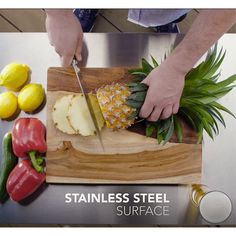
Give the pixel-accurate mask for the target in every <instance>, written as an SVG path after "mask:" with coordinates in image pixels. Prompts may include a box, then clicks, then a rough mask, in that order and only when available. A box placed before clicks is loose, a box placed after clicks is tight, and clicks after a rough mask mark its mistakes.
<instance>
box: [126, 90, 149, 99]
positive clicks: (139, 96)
mask: <svg viewBox="0 0 236 236" xmlns="http://www.w3.org/2000/svg"><path fill="white" fill-rule="evenodd" d="M146 94H147V93H146V92H142V91H141V92H136V93H132V94H131V95H130V96H129V99H132V100H134V101H137V102H144V100H145V97H146Z"/></svg>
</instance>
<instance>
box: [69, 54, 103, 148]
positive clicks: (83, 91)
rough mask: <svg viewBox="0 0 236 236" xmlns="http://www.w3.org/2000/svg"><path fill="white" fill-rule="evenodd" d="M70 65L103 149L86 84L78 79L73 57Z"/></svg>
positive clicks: (78, 75) (76, 63)
mask: <svg viewBox="0 0 236 236" xmlns="http://www.w3.org/2000/svg"><path fill="white" fill-rule="evenodd" d="M72 67H73V68H74V71H75V74H76V78H77V81H78V83H79V87H80V90H81V92H82V94H83V95H84V96H83V97H84V99H85V102H86V105H87V107H88V110H89V113H90V116H91V119H92V121H93V124H94V127H95V130H96V135H97V137H98V140H99V142H100V144H101V147H102V150H103V151H104V150H105V148H104V145H103V142H102V137H101V133H100V130H99V127H98V122H97V119H96V116H95V113H94V110H93V108H92V105H91V102H90V100H89V98H88V91H87V89H86V86H85V84H84V83H83V81H82V80H81V79H80V68H79V67H78V61H77V60H76V59H75V58H74V59H73V61H72Z"/></svg>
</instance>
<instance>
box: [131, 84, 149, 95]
mask: <svg viewBox="0 0 236 236" xmlns="http://www.w3.org/2000/svg"><path fill="white" fill-rule="evenodd" d="M147 89H148V86H147V85H146V84H143V83H140V84H137V86H132V87H130V91H131V92H132V93H133V92H141V91H147Z"/></svg>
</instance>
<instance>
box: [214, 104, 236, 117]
mask: <svg viewBox="0 0 236 236" xmlns="http://www.w3.org/2000/svg"><path fill="white" fill-rule="evenodd" d="M211 105H213V106H214V107H216V108H218V109H219V110H222V111H224V112H226V113H228V114H230V115H231V116H233V117H234V118H236V117H235V115H234V114H233V113H232V112H231V111H230V110H229V109H227V108H226V107H224V106H222V105H221V104H219V103H218V102H212V103H211Z"/></svg>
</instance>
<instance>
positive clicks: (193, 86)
mask: <svg viewBox="0 0 236 236" xmlns="http://www.w3.org/2000/svg"><path fill="white" fill-rule="evenodd" d="M225 54H226V52H225V51H224V50H223V48H221V49H220V50H219V52H218V49H217V44H215V46H214V47H212V48H211V49H210V50H208V53H207V56H206V59H205V60H204V61H202V62H201V63H200V64H198V65H197V66H196V67H195V68H192V69H191V70H190V71H189V72H188V73H187V75H186V76H185V85H184V89H183V92H182V96H181V99H180V108H179V111H178V113H177V115H172V116H171V117H170V118H168V119H166V120H159V121H157V122H152V123H150V122H147V125H146V135H147V136H151V135H152V134H153V132H154V130H155V129H156V131H157V134H156V135H157V141H158V143H161V142H163V144H165V143H166V142H168V141H169V140H170V138H171V136H172V135H173V132H175V134H176V137H177V139H178V142H182V140H183V128H182V126H181V122H180V120H179V117H182V118H183V119H185V120H186V121H187V122H188V123H189V124H190V125H191V126H192V127H193V128H194V130H195V131H196V132H197V136H198V143H200V142H201V141H202V139H203V131H204V130H205V131H206V133H207V134H208V135H209V136H210V137H211V138H212V139H213V137H214V135H215V134H218V133H219V127H218V123H217V121H219V122H220V123H221V124H222V125H223V126H225V121H224V118H223V116H222V114H221V111H224V112H226V113H228V114H230V115H231V116H233V117H234V118H236V116H235V115H234V114H233V113H232V112H231V111H230V110H228V109H227V108H226V107H224V106H222V105H221V104H219V103H218V102H217V100H218V99H219V98H221V97H223V96H225V95H226V94H227V93H229V92H230V91H231V90H232V89H233V88H234V87H236V85H235V84H234V82H235V81H236V75H232V76H230V77H229V78H227V79H225V80H223V81H220V82H218V79H219V78H220V72H219V71H218V70H219V69H220V66H221V64H222V62H223V60H224V58H225ZM166 57H167V54H165V56H164V59H166ZM151 60H152V64H153V66H152V65H150V63H148V62H147V60H145V59H142V69H137V70H132V71H131V72H130V73H132V74H133V75H134V77H135V79H134V80H133V82H135V83H131V84H130V85H129V90H130V91H131V95H130V96H129V98H128V99H127V105H129V106H131V107H133V108H136V109H140V107H141V106H142V103H143V102H144V100H145V97H146V92H147V89H148V86H147V85H145V84H143V83H142V80H143V79H144V78H145V77H146V76H147V75H148V74H149V73H150V72H151V71H152V70H153V69H154V68H155V67H157V66H158V63H157V61H156V60H155V58H153V57H152V56H151ZM136 114H137V115H138V113H134V114H131V116H132V115H133V116H132V117H134V116H135V115H136Z"/></svg>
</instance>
